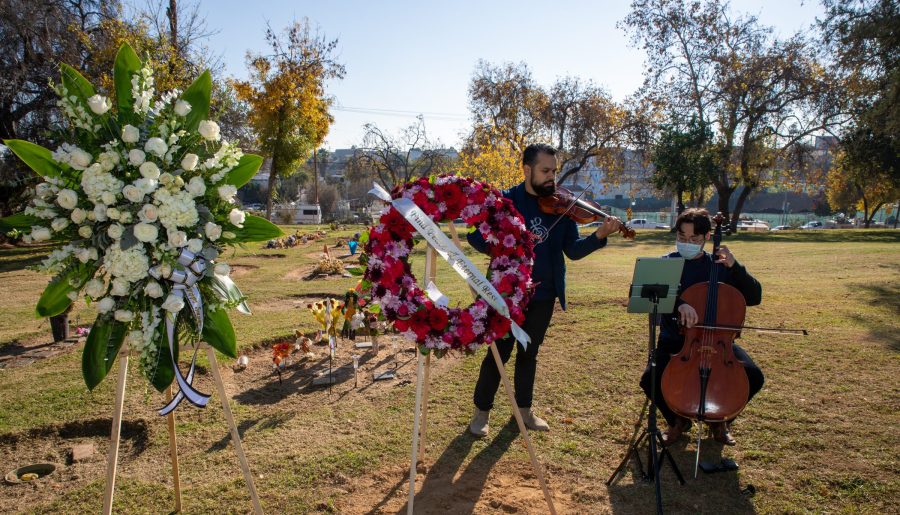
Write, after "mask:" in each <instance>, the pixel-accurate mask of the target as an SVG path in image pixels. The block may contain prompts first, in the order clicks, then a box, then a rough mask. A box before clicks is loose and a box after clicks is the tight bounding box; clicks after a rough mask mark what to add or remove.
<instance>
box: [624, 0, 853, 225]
mask: <svg viewBox="0 0 900 515" xmlns="http://www.w3.org/2000/svg"><path fill="white" fill-rule="evenodd" d="M620 26H621V27H623V28H624V29H625V30H626V32H628V33H630V35H631V39H632V42H633V43H634V44H636V45H638V46H641V47H642V48H644V50H645V51H646V53H647V65H646V66H647V77H646V80H645V83H644V87H643V90H644V91H643V94H644V95H645V96H646V97H647V98H648V99H649V100H650V101H652V102H655V103H659V104H663V105H666V106H667V108H668V109H670V110H673V111H674V112H676V113H678V115H679V116H681V117H683V118H684V119H688V118H690V117H692V116H693V117H696V118H697V120H698V122H699V123H701V124H703V125H704V126H707V127H709V128H710V130H711V131H712V133H713V138H714V143H715V146H716V154H715V155H716V159H715V164H716V169H717V174H716V175H715V176H714V177H713V178H712V182H713V185H714V186H715V188H716V191H717V192H718V196H719V210H720V211H722V212H723V213H724V214H725V215H726V216H728V215H729V213H730V214H731V224H732V230H735V229H736V226H737V221H738V218H739V217H740V213H741V210H742V208H743V204H744V202H745V201H746V199H747V198H748V197H749V195H750V194H751V193H753V192H754V191H755V190H757V189H758V188H760V187H761V186H764V185H765V184H767V181H770V180H771V176H770V175H769V172H770V171H771V169H772V167H773V166H774V165H775V164H776V163H777V162H779V160H780V159H782V158H783V157H784V155H785V154H786V153H787V152H788V151H789V150H790V149H791V148H792V147H793V146H795V145H798V144H802V143H803V142H804V141H806V140H808V139H809V138H810V137H811V136H812V135H814V134H818V133H820V132H822V131H825V130H829V129H833V128H836V127H838V126H839V125H840V124H841V123H843V122H844V121H845V119H844V116H843V114H844V111H843V110H842V109H841V107H842V106H841V103H842V102H841V100H842V99H841V97H840V94H839V90H838V89H837V88H836V87H835V83H834V81H833V80H832V78H831V77H830V76H829V74H828V73H826V70H825V69H824V68H823V66H822V65H821V63H820V62H819V61H818V60H817V59H816V56H815V53H814V51H813V45H811V44H810V43H809V42H808V41H807V40H806V39H805V38H804V37H803V36H802V34H797V35H794V36H793V37H791V38H788V39H784V40H782V39H777V38H774V37H773V36H772V30H771V29H770V28H768V27H764V26H762V25H760V24H759V23H758V21H757V20H756V18H754V17H752V16H737V17H735V16H732V15H731V14H730V13H729V12H728V11H727V5H726V4H723V3H722V2H720V1H719V0H707V1H704V2H702V3H701V2H699V1H692V2H686V1H685V0H635V1H634V2H633V3H632V9H631V12H630V13H629V14H628V16H627V17H626V18H625V20H624V21H623V22H622V23H621V25H620ZM735 192H737V193H738V198H737V201H736V202H735V208H734V210H733V212H731V210H730V209H729V206H730V201H731V197H732V194H734V193H735Z"/></svg>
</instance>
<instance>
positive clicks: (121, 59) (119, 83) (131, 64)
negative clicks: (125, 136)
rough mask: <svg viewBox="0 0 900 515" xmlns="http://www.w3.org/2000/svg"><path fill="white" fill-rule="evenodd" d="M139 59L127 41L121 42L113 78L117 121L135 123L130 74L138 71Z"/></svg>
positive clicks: (136, 118)
mask: <svg viewBox="0 0 900 515" xmlns="http://www.w3.org/2000/svg"><path fill="white" fill-rule="evenodd" d="M141 64H142V63H141V60H140V58H138V56H137V53H135V51H134V49H133V48H131V46H130V45H129V44H128V43H122V46H120V47H119V52H118V53H117V54H116V64H115V66H114V67H113V78H114V82H115V85H116V105H118V106H119V123H120V124H121V125H123V126H124V125H125V124H126V123H131V124H134V123H137V120H138V116H137V114H135V112H134V96H132V94H131V76H132V75H134V74H135V73H137V72H138V71H140V69H141Z"/></svg>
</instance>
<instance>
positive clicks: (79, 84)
mask: <svg viewBox="0 0 900 515" xmlns="http://www.w3.org/2000/svg"><path fill="white" fill-rule="evenodd" d="M59 73H60V77H61V78H62V83H63V86H65V87H66V91H67V92H68V94H69V96H72V95H74V96H76V97H77V98H78V100H79V101H80V102H81V104H82V105H83V106H84V108H85V109H87V110H88V112H91V111H90V107H89V106H88V103H87V99H89V98H91V97H92V96H94V86H92V85H91V83H90V82H88V80H87V79H85V78H84V76H83V75H81V74H80V73H78V70H76V69H75V68H72V67H71V66H69V65H68V64H65V63H64V64H61V65H59Z"/></svg>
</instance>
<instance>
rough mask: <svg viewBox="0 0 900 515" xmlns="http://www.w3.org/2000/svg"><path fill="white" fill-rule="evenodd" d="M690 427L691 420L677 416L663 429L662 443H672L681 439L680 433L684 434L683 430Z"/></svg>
mask: <svg viewBox="0 0 900 515" xmlns="http://www.w3.org/2000/svg"><path fill="white" fill-rule="evenodd" d="M690 428H691V421H690V420H688V419H686V418H681V417H678V419H676V420H675V423H674V424H669V427H668V428H666V430H665V431H663V434H662V439H663V444H664V445H672V444H673V443H675V442H677V441H678V440H679V439H681V435H682V434H684V432H685V431H687V430H688V429H690Z"/></svg>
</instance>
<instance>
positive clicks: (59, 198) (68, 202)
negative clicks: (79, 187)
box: [56, 188, 78, 211]
mask: <svg viewBox="0 0 900 515" xmlns="http://www.w3.org/2000/svg"><path fill="white" fill-rule="evenodd" d="M56 203H57V204H59V206H60V207H61V208H63V209H68V210H69V211H71V210H73V209H75V206H77V205H78V194H77V193H75V192H74V191H73V190H70V189H68V188H66V189H64V190H62V191H60V192H59V193H58V194H57V195H56Z"/></svg>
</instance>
